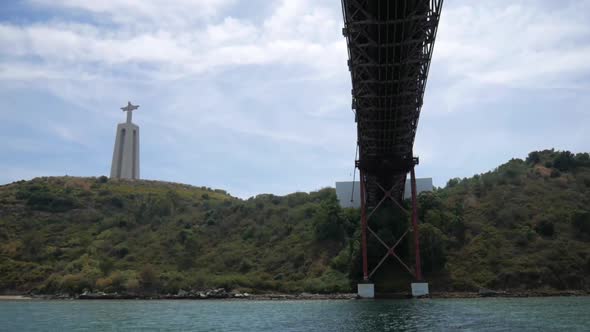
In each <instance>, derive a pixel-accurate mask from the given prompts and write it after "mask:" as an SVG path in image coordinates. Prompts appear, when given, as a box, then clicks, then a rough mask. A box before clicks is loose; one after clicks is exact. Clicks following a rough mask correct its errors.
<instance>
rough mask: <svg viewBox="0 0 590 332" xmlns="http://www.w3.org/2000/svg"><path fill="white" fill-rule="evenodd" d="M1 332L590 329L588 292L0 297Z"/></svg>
mask: <svg viewBox="0 0 590 332" xmlns="http://www.w3.org/2000/svg"><path fill="white" fill-rule="evenodd" d="M0 330H2V331H457V330H460V331H590V297H554V298H518V299H509V298H485V299H422V300H376V301H359V300H348V301H344V300H333V301H332V300H330V301H328V300H321V301H190V300H179V301H171V300H164V301H133V300H129V301H105V300H101V301H0Z"/></svg>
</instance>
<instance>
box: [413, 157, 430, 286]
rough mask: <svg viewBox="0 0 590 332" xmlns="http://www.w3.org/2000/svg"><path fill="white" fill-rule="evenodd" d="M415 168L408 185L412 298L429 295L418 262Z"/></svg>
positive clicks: (418, 231)
mask: <svg viewBox="0 0 590 332" xmlns="http://www.w3.org/2000/svg"><path fill="white" fill-rule="evenodd" d="M414 168H415V167H412V170H411V171H410V177H411V178H410V183H411V186H412V228H413V231H414V253H415V255H416V264H415V270H416V271H415V278H416V282H413V283H412V284H411V285H410V286H411V288H412V296H413V297H421V296H427V295H428V294H429V290H428V283H426V282H423V281H422V264H421V261H420V230H419V228H418V199H417V197H416V196H417V193H416V192H417V191H416V172H415V170H414Z"/></svg>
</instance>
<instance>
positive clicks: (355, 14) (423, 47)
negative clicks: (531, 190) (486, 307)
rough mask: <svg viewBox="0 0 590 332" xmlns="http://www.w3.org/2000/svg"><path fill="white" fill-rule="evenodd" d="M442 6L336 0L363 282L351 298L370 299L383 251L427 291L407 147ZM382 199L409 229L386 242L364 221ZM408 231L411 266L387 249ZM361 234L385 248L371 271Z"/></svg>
mask: <svg viewBox="0 0 590 332" xmlns="http://www.w3.org/2000/svg"><path fill="white" fill-rule="evenodd" d="M442 4H443V0H342V12H343V17H344V28H343V30H342V32H343V35H344V36H345V37H346V41H347V45H348V67H349V69H350V74H351V79H352V108H353V110H354V112H355V121H356V123H357V144H358V146H357V148H358V159H357V160H356V161H355V162H356V167H357V168H358V169H359V173H360V187H361V188H360V194H361V231H362V232H361V233H362V255H363V281H364V282H363V283H362V284H359V295H361V296H363V297H373V296H374V286H373V284H371V283H370V278H371V277H372V275H373V274H374V273H375V272H376V271H377V270H378V269H379V267H380V266H381V265H382V264H383V262H384V261H385V260H386V259H387V258H388V257H390V256H391V257H394V258H395V259H397V260H398V261H399V263H400V264H401V265H403V266H404V268H405V269H407V270H408V272H409V273H410V274H412V275H413V277H414V279H415V281H416V283H413V284H412V291H413V294H415V295H421V294H427V293H428V284H426V283H423V282H422V273H421V267H420V243H419V234H418V220H417V202H416V199H417V198H416V181H415V172H414V168H415V166H416V165H417V164H418V158H416V157H415V156H414V153H413V147H414V139H415V137H416V130H417V127H418V120H419V118H420V110H421V109H422V104H423V100H424V91H425V88H426V81H427V78H428V71H429V67H430V60H431V58H432V51H433V47H434V41H435V39H436V32H437V28H438V23H439V19H440V12H441V8H442ZM408 173H410V176H411V183H412V186H411V187H412V209H411V211H406V209H405V207H404V206H403V204H402V200H403V194H404V185H405V182H406V177H407V174H408ZM384 202H393V204H394V205H395V206H397V207H399V208H400V209H402V210H404V211H406V212H407V213H408V214H411V216H412V226H411V227H410V228H409V229H408V230H407V231H406V232H405V233H404V234H403V235H402V236H401V237H400V238H399V239H398V240H397V243H395V244H393V245H389V244H387V243H386V241H384V240H383V239H381V238H379V236H378V235H377V234H376V233H375V232H374V231H373V230H372V229H371V227H370V226H369V219H370V217H371V216H372V215H373V214H374V212H375V211H376V210H377V209H379V208H380V207H381V206H383V204H384ZM409 232H412V233H413V235H414V251H415V262H414V268H413V269H412V268H410V267H409V266H408V265H407V264H406V263H405V262H403V260H402V259H401V258H400V257H399V256H398V255H397V254H396V251H395V249H396V246H397V245H399V243H400V241H401V240H402V239H403V238H404V237H405V236H406V235H407V234H408V233H409ZM369 236H371V237H372V238H375V239H376V240H377V241H379V242H380V243H381V244H382V245H383V246H384V247H385V249H386V253H385V255H384V256H383V258H382V259H381V261H380V262H379V263H378V264H376V265H375V266H374V267H372V269H371V270H369V266H368V264H369V262H368V260H367V239H368V237H369Z"/></svg>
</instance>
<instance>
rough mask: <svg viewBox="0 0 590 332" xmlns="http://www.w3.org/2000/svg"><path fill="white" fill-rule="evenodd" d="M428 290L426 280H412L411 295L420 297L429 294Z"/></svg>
mask: <svg viewBox="0 0 590 332" xmlns="http://www.w3.org/2000/svg"><path fill="white" fill-rule="evenodd" d="M429 294H430V292H429V290H428V283H427V282H413V283H412V296H413V297H421V296H426V295H429Z"/></svg>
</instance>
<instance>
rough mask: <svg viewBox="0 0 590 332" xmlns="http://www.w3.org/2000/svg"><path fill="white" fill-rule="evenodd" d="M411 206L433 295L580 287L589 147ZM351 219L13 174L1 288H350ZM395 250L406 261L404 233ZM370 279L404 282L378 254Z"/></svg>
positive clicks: (391, 235)
mask: <svg viewBox="0 0 590 332" xmlns="http://www.w3.org/2000/svg"><path fill="white" fill-rule="evenodd" d="M419 201H420V208H419V209H420V210H419V211H420V219H421V221H422V222H423V223H422V225H421V239H422V243H423V248H422V250H423V268H424V270H425V274H426V277H427V279H428V280H429V281H430V282H431V284H432V288H433V289H434V290H449V291H452V290H454V291H462V290H476V289H478V288H480V287H486V288H492V289H498V290H504V289H589V288H590V157H589V155H588V154H577V155H573V154H571V153H569V152H556V151H553V150H551V151H543V152H534V153H531V154H530V155H529V157H528V158H527V160H526V161H523V160H519V159H514V160H511V161H510V162H508V163H506V164H504V165H502V166H500V167H498V168H497V169H496V170H494V171H491V172H488V173H485V174H481V175H478V176H475V177H473V178H469V179H453V180H451V181H449V183H448V185H447V186H446V187H445V188H443V189H438V190H435V192H433V193H428V194H423V195H421V196H420V197H419ZM393 219H395V222H394V221H393ZM358 224H359V212H358V210H352V209H340V208H339V206H338V204H337V201H336V196H335V193H334V190H333V189H330V188H327V189H322V190H320V191H317V192H312V193H309V194H307V193H294V194H291V195H287V196H282V197H278V196H273V195H259V196H257V197H254V198H250V199H248V200H242V199H238V198H235V197H231V196H230V195H228V194H227V193H226V192H224V191H223V190H211V189H210V188H199V187H192V186H187V185H181V184H171V183H164V182H155V181H116V180H109V179H107V178H106V177H100V178H73V177H59V178H37V179H34V180H31V181H20V182H16V183H12V184H9V185H5V186H1V187H0V292H13V291H18V292H28V291H34V292H40V293H57V292H70V293H79V292H82V291H83V290H84V289H91V290H100V291H105V292H115V291H116V292H123V293H124V292H130V293H176V292H177V291H178V290H179V289H181V288H182V289H188V288H193V289H203V288H213V287H224V288H227V289H244V290H249V291H251V292H252V291H254V292H255V291H280V292H303V291H308V292H349V291H354V285H355V283H356V280H357V279H358V277H359V274H360V254H359V243H358V239H359V238H360V236H359V227H358ZM407 224H408V218H407V217H406V216H403V215H401V214H400V213H399V212H398V211H395V210H393V209H391V210H387V209H386V210H383V211H382V212H381V213H379V214H377V215H376V216H375V217H374V219H371V227H372V228H373V229H374V230H375V231H376V232H377V233H379V234H380V236H381V237H383V238H384V239H386V241H391V242H392V243H393V242H394V241H395V240H396V239H397V237H399V236H400V235H401V233H402V232H403V230H404V229H405V227H406V226H407ZM375 242H376V241H373V242H371V246H370V247H369V254H370V258H371V260H372V261H374V262H376V261H377V260H379V259H380V258H381V255H382V254H383V248H382V247H379V246H378V243H375ZM398 253H399V254H400V255H402V256H404V257H405V259H407V260H408V262H409V263H410V265H411V264H412V260H411V256H412V255H411V253H412V248H411V242H410V241H405V242H402V245H401V246H400V248H399V251H398ZM375 280H376V281H377V283H378V284H379V287H381V289H383V290H387V289H389V290H397V291H404V290H405V288H407V284H406V282H407V281H409V280H410V277H409V276H408V275H407V274H406V273H404V272H403V271H402V270H400V268H399V266H398V265H397V264H396V263H395V261H393V260H388V262H387V263H386V264H385V266H384V269H383V270H382V271H380V272H379V273H378V274H377V275H376V277H375Z"/></svg>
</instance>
